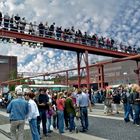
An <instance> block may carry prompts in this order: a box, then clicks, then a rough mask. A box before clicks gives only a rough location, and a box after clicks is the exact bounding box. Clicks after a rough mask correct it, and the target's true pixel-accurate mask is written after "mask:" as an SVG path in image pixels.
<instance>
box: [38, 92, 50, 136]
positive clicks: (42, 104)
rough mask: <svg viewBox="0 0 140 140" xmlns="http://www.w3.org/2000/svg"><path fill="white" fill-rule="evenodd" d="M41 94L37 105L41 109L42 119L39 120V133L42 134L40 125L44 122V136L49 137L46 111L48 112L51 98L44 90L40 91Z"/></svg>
mask: <svg viewBox="0 0 140 140" xmlns="http://www.w3.org/2000/svg"><path fill="white" fill-rule="evenodd" d="M39 92H40V94H39V95H38V98H37V105H38V109H39V114H40V117H38V118H37V127H38V132H39V134H40V123H41V121H42V127H43V135H44V136H47V126H46V123H47V117H46V111H47V110H48V103H49V97H48V96H47V95H46V93H45V92H46V91H45V90H44V89H40V91H39Z"/></svg>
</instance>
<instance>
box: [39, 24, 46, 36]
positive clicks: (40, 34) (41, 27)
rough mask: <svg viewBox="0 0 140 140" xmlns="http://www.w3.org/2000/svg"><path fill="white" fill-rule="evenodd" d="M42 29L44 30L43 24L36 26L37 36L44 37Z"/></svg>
mask: <svg viewBox="0 0 140 140" xmlns="http://www.w3.org/2000/svg"><path fill="white" fill-rule="evenodd" d="M44 29H45V27H44V25H43V23H42V22H40V23H39V25H38V30H39V36H44Z"/></svg>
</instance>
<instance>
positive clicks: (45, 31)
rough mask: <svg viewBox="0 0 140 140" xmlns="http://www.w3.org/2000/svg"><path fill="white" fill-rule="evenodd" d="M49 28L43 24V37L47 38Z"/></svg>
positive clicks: (46, 24)
mask: <svg viewBox="0 0 140 140" xmlns="http://www.w3.org/2000/svg"><path fill="white" fill-rule="evenodd" d="M48 32H49V26H48V22H46V23H45V26H44V34H45V37H48V35H49V33H48Z"/></svg>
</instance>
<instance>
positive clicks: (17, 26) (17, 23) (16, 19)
mask: <svg viewBox="0 0 140 140" xmlns="http://www.w3.org/2000/svg"><path fill="white" fill-rule="evenodd" d="M15 23H16V31H17V32H18V29H19V23H20V16H19V15H18V14H17V15H16V16H15Z"/></svg>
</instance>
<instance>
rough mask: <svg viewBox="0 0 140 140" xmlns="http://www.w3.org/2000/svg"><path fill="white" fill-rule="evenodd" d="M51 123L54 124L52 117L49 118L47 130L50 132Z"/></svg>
mask: <svg viewBox="0 0 140 140" xmlns="http://www.w3.org/2000/svg"><path fill="white" fill-rule="evenodd" d="M51 124H52V120H51V118H48V119H47V131H48V132H50V127H51Z"/></svg>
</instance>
